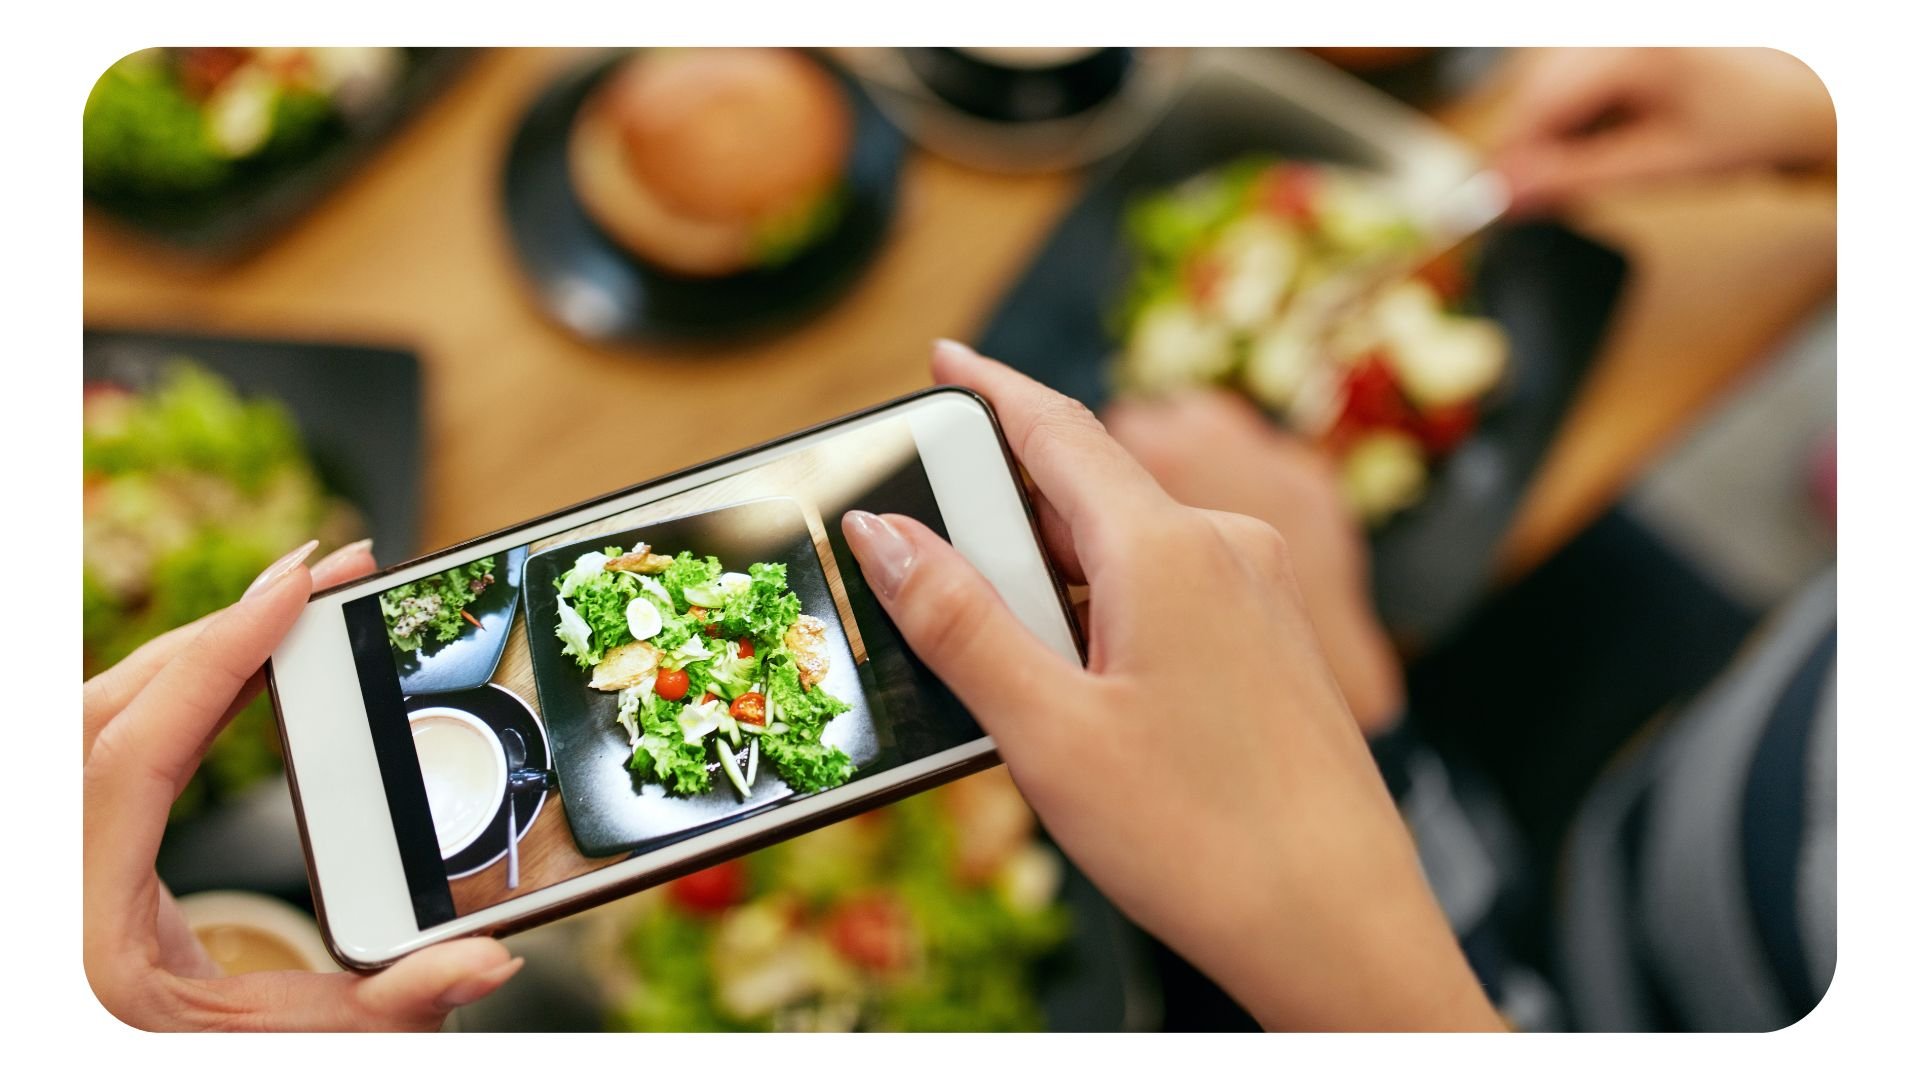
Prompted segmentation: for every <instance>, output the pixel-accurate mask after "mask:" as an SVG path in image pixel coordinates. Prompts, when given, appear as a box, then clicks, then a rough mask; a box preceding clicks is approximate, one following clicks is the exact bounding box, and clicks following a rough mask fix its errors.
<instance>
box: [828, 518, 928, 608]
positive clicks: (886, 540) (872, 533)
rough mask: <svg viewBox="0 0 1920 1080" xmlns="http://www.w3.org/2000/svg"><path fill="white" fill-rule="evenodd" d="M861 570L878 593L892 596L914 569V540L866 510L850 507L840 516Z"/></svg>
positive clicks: (890, 597) (889, 597)
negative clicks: (842, 516) (851, 508)
mask: <svg viewBox="0 0 1920 1080" xmlns="http://www.w3.org/2000/svg"><path fill="white" fill-rule="evenodd" d="M841 523H842V524H843V525H844V526H845V527H846V530H847V542H848V543H849V544H851V545H852V546H853V554H854V557H855V558H857V559H859V560H860V570H861V572H862V573H864V574H866V576H867V581H868V582H869V583H870V584H872V585H873V587H874V588H875V589H876V590H878V591H879V593H880V595H881V596H883V597H886V598H887V599H892V598H893V595H894V594H895V593H897V592H899V591H900V583H901V582H903V581H905V580H907V572H908V571H909V570H911V569H913V543H912V542H911V541H909V540H908V539H907V538H906V537H905V536H902V535H901V534H900V530H898V529H896V528H894V527H893V526H892V525H889V524H888V523H887V520H886V519H885V518H882V517H876V516H874V515H873V514H869V513H867V512H866V511H865V510H849V511H847V516H846V517H844V518H842V519H841Z"/></svg>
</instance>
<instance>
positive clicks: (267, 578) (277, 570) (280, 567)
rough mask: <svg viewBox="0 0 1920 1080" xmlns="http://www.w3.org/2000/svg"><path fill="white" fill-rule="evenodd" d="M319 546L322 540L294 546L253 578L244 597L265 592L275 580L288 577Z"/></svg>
mask: <svg viewBox="0 0 1920 1080" xmlns="http://www.w3.org/2000/svg"><path fill="white" fill-rule="evenodd" d="M319 546H320V541H318V540H309V541H307V542H306V543H304V544H301V545H300V546H299V547H297V548H294V549H293V550H292V551H289V552H287V553H286V554H285V555H282V556H280V557H279V558H278V559H275V560H274V561H273V565H272V566H269V567H267V568H266V569H265V570H262V571H260V576H259V577H257V578H254V579H253V584H251V585H249V586H247V591H246V592H245V593H243V594H241V595H242V597H243V598H244V597H248V596H252V595H253V594H254V593H257V592H265V591H266V590H267V589H270V588H272V587H273V583H274V582H276V581H279V580H280V579H281V578H283V577H286V576H287V574H288V573H289V572H291V571H292V570H293V568H294V567H296V566H299V565H300V564H301V563H303V562H306V561H307V556H309V555H311V554H313V549H314V548H317V547H319Z"/></svg>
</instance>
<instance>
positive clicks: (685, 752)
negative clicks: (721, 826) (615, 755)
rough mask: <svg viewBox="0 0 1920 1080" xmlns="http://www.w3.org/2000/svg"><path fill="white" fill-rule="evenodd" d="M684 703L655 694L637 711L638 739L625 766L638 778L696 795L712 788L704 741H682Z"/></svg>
mask: <svg viewBox="0 0 1920 1080" xmlns="http://www.w3.org/2000/svg"><path fill="white" fill-rule="evenodd" d="M684 707H685V706H684V704H683V703H682V702H678V701H668V700H667V699H665V698H661V697H656V698H654V699H653V700H652V701H651V702H649V703H648V704H647V706H646V707H645V708H643V709H641V710H639V721H640V741H639V742H638V743H636V744H635V745H634V748H633V756H632V757H631V758H629V759H628V760H627V768H629V769H631V770H633V772H634V774H635V775H636V776H638V777H639V778H640V779H641V780H642V781H648V780H651V781H654V782H656V783H658V784H660V785H661V786H662V787H665V788H666V789H667V790H668V791H669V792H671V793H674V794H678V795H698V794H700V793H701V792H704V791H707V790H709V789H710V788H712V787H713V776H712V774H710V773H708V772H707V747H706V742H705V740H702V741H701V742H700V743H699V744H697V745H696V744H693V743H689V742H687V741H686V739H685V737H684V733H683V732H682V731H681V730H680V711H681V709H682V708H684Z"/></svg>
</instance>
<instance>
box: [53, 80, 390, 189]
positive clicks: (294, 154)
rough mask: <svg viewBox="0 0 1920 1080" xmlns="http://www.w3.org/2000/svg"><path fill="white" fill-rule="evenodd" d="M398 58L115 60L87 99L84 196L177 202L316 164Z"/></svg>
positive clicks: (374, 97)
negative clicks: (277, 168)
mask: <svg viewBox="0 0 1920 1080" xmlns="http://www.w3.org/2000/svg"><path fill="white" fill-rule="evenodd" d="M404 62H405V58H404V54H403V53H402V51H401V50H399V49H384V48H334V49H314V48H257V49H256V48H228V47H218V48H215V47H207V48H165V49H142V50H140V51H139V52H136V53H132V54H130V55H128V56H126V57H123V58H122V59H120V60H119V61H116V62H115V63H114V65H113V66H112V67H110V68H108V69H107V70H106V72H105V73H104V74H102V75H101V76H100V79H99V81H98V82H96V83H95V84H94V87H93V91H92V92H91V93H90V94H88V95H87V103H86V107H85V108H84V109H83V110H82V114H81V150H82V155H81V158H82V161H81V170H82V176H83V178H84V182H85V185H86V191H87V194H89V195H92V196H95V197H105V198H110V199H111V198H139V199H150V200H177V199H182V198H194V197H201V196H206V195H208V194H209V193H213V192H217V191H219V190H221V189H222V188H223V187H225V186H226V185H229V184H231V183H233V182H234V181H235V180H236V179H239V178H241V177H243V176H244V175H245V174H246V173H247V172H248V170H256V169H260V168H263V167H269V166H273V165H275V164H283V165H284V164H297V163H299V162H301V161H305V160H309V159H311V158H312V157H313V156H314V155H315V154H316V153H317V152H318V151H319V150H320V149H321V148H322V147H323V146H324V144H325V143H326V142H327V140H328V139H329V138H332V137H335V136H337V135H339V134H340V133H341V132H343V131H345V130H346V128H347V127H348V126H349V125H350V124H352V123H353V122H355V121H356V120H357V119H359V118H360V117H363V116H365V115H367V114H368V113H369V112H370V111H371V110H372V109H374V108H376V107H377V106H378V105H379V104H380V102H381V101H382V100H384V99H385V98H386V97H387V95H388V94H389V93H390V92H391V90H392V88H393V86H394V85H395V83H396V81H397V80H398V77H399V75H400V72H401V70H402V67H403V65H404Z"/></svg>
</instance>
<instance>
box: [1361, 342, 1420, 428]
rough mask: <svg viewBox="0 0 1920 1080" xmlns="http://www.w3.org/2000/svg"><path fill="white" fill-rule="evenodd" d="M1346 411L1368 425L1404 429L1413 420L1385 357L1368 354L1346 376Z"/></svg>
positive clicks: (1377, 354) (1397, 381)
mask: <svg viewBox="0 0 1920 1080" xmlns="http://www.w3.org/2000/svg"><path fill="white" fill-rule="evenodd" d="M1346 413H1347V414H1348V415H1350V416H1352V417H1353V419H1354V420H1356V421H1358V422H1359V423H1360V424H1361V425H1362V426H1364V427H1369V428H1382V427H1389V428H1403V427H1406V426H1408V423H1409V421H1410V420H1411V419H1412V412H1411V410H1409V409H1408V408H1407V402H1406V399H1405V398H1403V397H1401V395H1400V383H1399V380H1398V379H1396V378H1394V375H1393V369H1392V368H1390V367H1388V366H1387V358H1386V357H1384V356H1382V355H1380V354H1379V353H1377V352H1376V353H1369V354H1368V355H1367V356H1366V357H1365V358H1363V359H1362V360H1361V361H1360V362H1359V363H1358V364H1355V365H1354V368H1353V371H1351V372H1350V373H1348V375H1347V407H1346Z"/></svg>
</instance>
